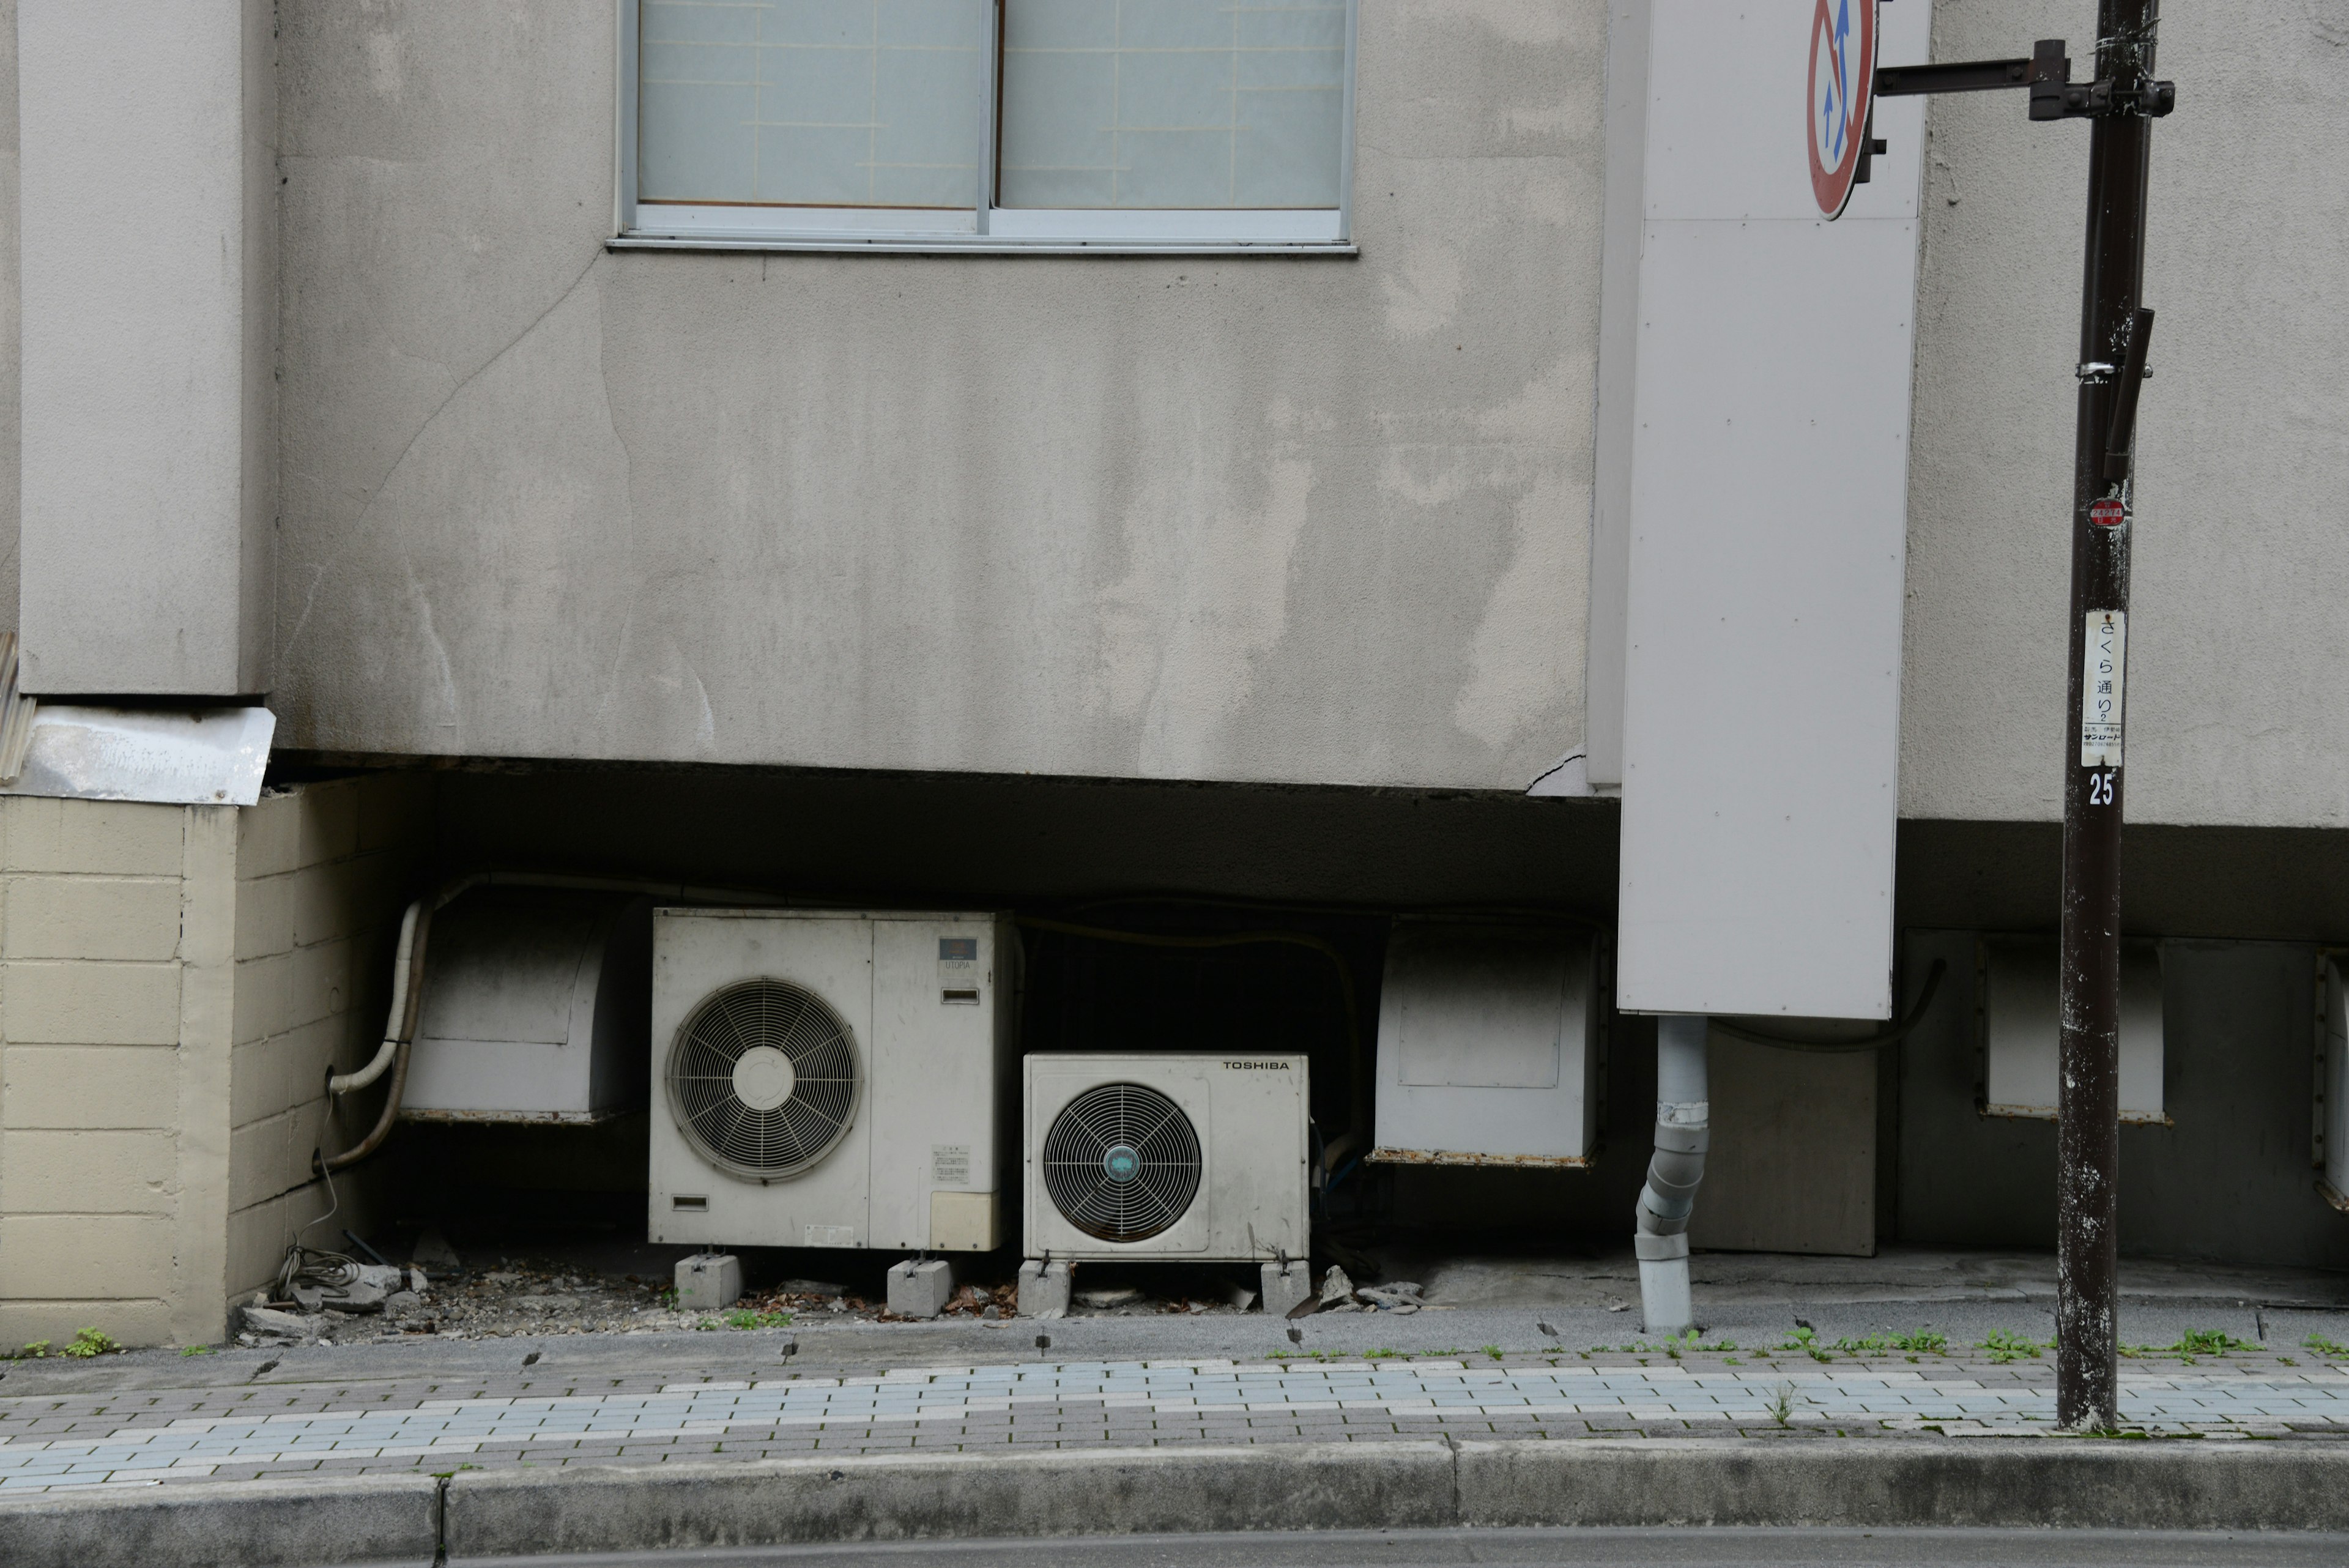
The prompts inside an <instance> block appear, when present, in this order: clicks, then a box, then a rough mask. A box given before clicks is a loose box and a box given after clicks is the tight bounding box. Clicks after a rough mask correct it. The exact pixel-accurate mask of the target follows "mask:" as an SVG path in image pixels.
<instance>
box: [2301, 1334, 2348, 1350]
mask: <svg viewBox="0 0 2349 1568" xmlns="http://www.w3.org/2000/svg"><path fill="white" fill-rule="evenodd" d="M2300 1343H2301V1344H2302V1345H2306V1346H2308V1348H2309V1349H2311V1350H2313V1351H2314V1352H2316V1354H2317V1355H2349V1345H2342V1344H2339V1343H2337V1342H2335V1341H2333V1340H2330V1339H2327V1338H2325V1337H2324V1336H2323V1334H2310V1335H2309V1336H2308V1337H2307V1338H2306V1339H2303V1340H2302V1341H2301V1342H2300Z"/></svg>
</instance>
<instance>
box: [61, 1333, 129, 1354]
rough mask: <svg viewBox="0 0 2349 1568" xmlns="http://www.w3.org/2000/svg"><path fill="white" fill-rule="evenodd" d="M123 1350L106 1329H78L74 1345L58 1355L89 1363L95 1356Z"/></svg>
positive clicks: (74, 1337)
mask: <svg viewBox="0 0 2349 1568" xmlns="http://www.w3.org/2000/svg"><path fill="white" fill-rule="evenodd" d="M121 1348H122V1346H120V1345H117V1344H116V1343H115V1342H114V1337H113V1336H112V1335H111V1334H108V1333H107V1332H106V1331H105V1330H104V1329H98V1328H84V1329H77V1330H76V1331H75V1332H74V1336H73V1343H72V1344H71V1345H67V1346H66V1347H65V1348H64V1349H63V1350H60V1351H59V1352H57V1354H58V1355H70V1356H73V1357H75V1358H76V1359H78V1360H82V1361H87V1360H88V1359H89V1358H90V1357H91V1356H93V1355H105V1354H106V1353H107V1352H108V1351H109V1350H120V1349H121Z"/></svg>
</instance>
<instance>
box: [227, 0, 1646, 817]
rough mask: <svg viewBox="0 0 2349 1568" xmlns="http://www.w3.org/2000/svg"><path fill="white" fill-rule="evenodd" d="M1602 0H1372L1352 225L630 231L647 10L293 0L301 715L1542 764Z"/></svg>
mask: <svg viewBox="0 0 2349 1568" xmlns="http://www.w3.org/2000/svg"><path fill="white" fill-rule="evenodd" d="M1604 11H1605V8H1604V5H1603V4H1601V3H1600V0H1479V3H1475V4H1434V3H1431V0H1413V3H1388V0H1371V3H1370V4H1367V5H1364V6H1363V8H1362V12H1361V41H1360V47H1359V59H1360V69H1359V73H1358V78H1357V89H1356V102H1357V106H1358V127H1357V131H1356V139H1355V140H1356V171H1357V172H1356V179H1355V206H1354V211H1355V214H1356V216H1355V228H1356V234H1357V237H1358V238H1359V240H1360V242H1361V257H1360V259H1359V260H1351V261H1349V260H1338V259H1327V258H1313V259H1303V260H1285V259H1275V258H1265V257H1257V258H1226V259H1216V258H1198V257H1189V258H1174V257H1166V258H1134V257H1120V258H1076V259H1047V258H1010V259H1002V258H995V259H989V258H935V257H888V256H875V255H859V256H844V257H827V256H817V255H773V256H767V257H761V256H758V255H723V254H676V253H644V252H632V253H617V254H616V253H608V252H606V251H605V249H604V248H603V245H602V241H603V239H604V237H605V234H607V233H608V232H609V224H610V218H611V212H612V202H613V191H612V136H613V114H612V103H613V94H614V82H613V70H614V29H613V20H612V16H613V7H612V5H610V3H609V0H559V3H549V4H544V5H533V6H529V7H520V8H516V7H489V6H470V5H449V4H445V3H443V4H422V3H416V4H410V3H403V0H380V3H373V4H367V5H349V4H345V3H343V0H286V4H285V5H283V7H282V12H281V14H282V17H283V23H284V35H283V37H282V38H281V40H280V47H281V58H282V61H283V71H284V75H283V79H282V97H281V102H282V109H283V119H282V133H283V142H284V151H285V174H286V177H287V180H288V183H287V184H286V185H285V189H284V209H283V210H284V214H285V216H284V223H285V229H284V235H283V255H284V266H285V293H284V301H285V304H284V312H285V314H284V318H283V324H282V338H283V344H284V366H285V380H284V404H283V412H284V436H283V447H282V451H283V464H284V496H285V509H284V534H283V554H282V557H281V567H280V577H279V581H280V585H281V594H280V602H279V613H278V627H279V632H278V636H279V644H278V646H279V652H280V656H281V657H280V663H279V667H278V668H279V675H278V681H277V686H276V690H275V692H274V697H273V705H274V707H275V708H276V709H277V711H279V713H280V714H281V716H282V718H283V721H284V722H283V727H282V728H281V730H280V732H279V743H280V745H281V746H286V747H295V748H323V749H328V750H349V751H363V752H388V753H475V754H481V753H490V754H509V755H512V754H521V755H535V756H545V757H615V758H643V759H679V760H702V761H717V762H739V763H753V762H756V763H802V764H816V765H824V766H839V767H883V768H925V769H968V770H981V771H991V772H1006V773H1018V772H1048V773H1057V774H1094V775H1126V776H1136V775H1138V776H1153V777H1159V776H1164V777H1182V778H1200V779H1253V780H1314V781H1323V782H1333V783H1354V784H1435V785H1469V786H1484V787H1500V788H1517V789H1521V788H1523V787H1524V786H1525V785H1526V784H1527V783H1529V782H1530V781H1531V780H1532V779H1533V777H1534V776H1535V775H1536V774H1538V773H1539V772H1541V771H1542V770H1543V769H1544V768H1545V767H1547V765H1548V764H1549V763H1551V762H1552V761H1554V760H1555V759H1556V758H1557V756H1558V755H1559V754H1560V753H1562V752H1564V751H1565V750H1566V749H1567V748H1568V747H1569V746H1570V745H1572V744H1574V743H1575V742H1578V741H1579V739H1580V737H1581V732H1582V719H1581V690H1582V679H1581V649H1582V644H1583V629H1582V621H1583V616H1584V613H1585V606H1586V602H1587V590H1586V581H1587V557H1588V512H1589V493H1590V461H1591V460H1590V431H1589V422H1590V409H1591V398H1592V378H1593V356H1594V351H1595V343H1596V331H1597V309H1598V266H1599V220H1600V162H1601V135H1600V114H1601V108H1602V99H1603V65H1604V58H1605V16H1604Z"/></svg>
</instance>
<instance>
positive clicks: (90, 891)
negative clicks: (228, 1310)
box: [0, 797, 237, 1345]
mask: <svg viewBox="0 0 2349 1568" xmlns="http://www.w3.org/2000/svg"><path fill="white" fill-rule="evenodd" d="M236 817H237V813H236V809H235V808H234V807H232V806H169V805H129V804H122V803H117V802H102V801H60V800H32V799H20V798H16V797H9V798H5V799H0V1339H4V1340H5V1343H8V1344H10V1345H22V1344H24V1343H26V1342H27V1341H30V1340H38V1339H47V1340H53V1341H63V1340H66V1339H69V1338H71V1337H72V1335H73V1333H74V1331H75V1330H76V1329H78V1328H80V1327H82V1326H84V1325H89V1326H93V1327H98V1328H102V1329H104V1330H105V1331H106V1332H107V1333H109V1334H113V1335H114V1336H115V1337H116V1338H118V1339H120V1340H122V1341H124V1342H125V1343H129V1344H140V1343H146V1344H152V1343H156V1342H159V1341H160V1342H186V1341H191V1340H197V1339H212V1338H215V1337H217V1336H218V1334H219V1330H220V1324H221V1320H222V1303H223V1301H224V1297H225V1292H226V1289H227V1286H226V1278H227V1273H226V1265H227V1240H228V1238H227V1231H226V1227H225V1225H224V1223H223V1220H224V1219H225V1216H226V1213H227V1195H228V1161H227V1132H228V1115H227V1113H228V1098H229V1057H228V1043H229V1042H228V1022H229V1012H230V1005H231V992H232V990H233V974H232V972H231V934H232V933H231V924H230V922H231V919H232V911H233V898H234V890H233V877H234V867H235V860H236V832H237V821H236Z"/></svg>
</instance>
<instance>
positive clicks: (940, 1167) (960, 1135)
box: [650, 909, 1017, 1251]
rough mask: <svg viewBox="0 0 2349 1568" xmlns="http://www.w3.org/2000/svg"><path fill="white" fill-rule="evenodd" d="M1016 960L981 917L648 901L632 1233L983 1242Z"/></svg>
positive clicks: (998, 930)
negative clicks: (645, 1080)
mask: <svg viewBox="0 0 2349 1568" xmlns="http://www.w3.org/2000/svg"><path fill="white" fill-rule="evenodd" d="M1016 957H1017V949H1016V947H1015V945H1014V939H1013V937H1012V934H1011V929H1010V925H1009V921H1008V920H1006V919H1002V918H1001V917H999V916H996V915H988V914H880V913H864V912H858V913H847V912H841V911H833V910H825V911H821V912H818V911H801V910H780V909H660V910H657V911H656V912H655V914H654V917H653V985H652V1030H653V1083H652V1094H653V1100H654V1111H653V1117H652V1160H651V1172H650V1175H651V1201H650V1207H651V1215H650V1236H651V1239H652V1240H653V1241H668V1242H688V1243H698V1244H701V1245H707V1246H775V1247H874V1248H891V1249H901V1250H906V1251H923V1250H927V1251H990V1250H992V1249H994V1248H995V1247H998V1246H999V1245H1001V1244H1002V1242H1003V1240H1004V1234H1003V1214H1002V1204H1001V1191H1002V1183H1001V1180H1000V1172H1001V1167H1002V1163H1003V1161H1002V1157H1003V1155H1005V1154H1006V1153H1008V1152H1009V1136H1010V1134H1011V1133H1012V1131H1013V1127H1012V1123H1011V1119H1010V1111H1011V1106H1012V1104H1013V1101H1012V1095H1013V1093H1014V1086H1013V1084H1012V1080H1011V1074H1012V1070H1013V1064H1014V1061H1015V1059H1016V1058H1015V1056H1014V1054H1013V1052H1012V1044H1011V1035H1012V1030H1011V1024H1012V1013H1011V994H1012V991H1013V989H1014V988H1013V985H1012V983H1011V980H1012V977H1011V972H1010V966H1011V965H1012V964H1013V963H1014V962H1015V961H1016Z"/></svg>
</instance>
